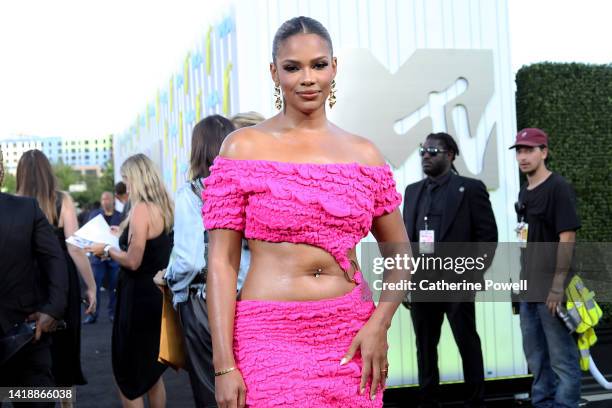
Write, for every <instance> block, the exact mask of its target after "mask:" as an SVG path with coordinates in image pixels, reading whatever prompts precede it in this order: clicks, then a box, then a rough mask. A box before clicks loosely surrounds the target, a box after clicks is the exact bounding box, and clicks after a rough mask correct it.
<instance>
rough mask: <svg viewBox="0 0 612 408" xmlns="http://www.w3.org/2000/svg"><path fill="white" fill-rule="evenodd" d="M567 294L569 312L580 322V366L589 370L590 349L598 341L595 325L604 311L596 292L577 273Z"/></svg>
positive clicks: (577, 331)
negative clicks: (597, 300) (596, 297)
mask: <svg viewBox="0 0 612 408" xmlns="http://www.w3.org/2000/svg"><path fill="white" fill-rule="evenodd" d="M565 295H566V296H567V305H566V307H567V313H568V314H569V315H570V317H571V318H572V320H573V321H574V322H577V323H578V326H577V327H576V333H577V334H578V350H579V351H580V368H581V369H582V370H583V371H588V370H589V357H590V351H589V349H590V348H591V346H593V345H594V344H595V343H596V342H597V336H596V335H595V330H594V327H595V326H597V324H598V323H599V320H600V319H601V316H602V314H603V312H602V311H601V308H600V307H599V305H598V304H597V302H596V301H595V293H594V292H592V291H590V290H589V289H587V288H586V286H584V282H582V279H581V278H580V277H579V276H578V275H576V276H574V277H573V278H572V280H571V281H570V283H569V285H568V286H567V288H566V289H565Z"/></svg>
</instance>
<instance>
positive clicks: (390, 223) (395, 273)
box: [340, 209, 411, 399]
mask: <svg viewBox="0 0 612 408" xmlns="http://www.w3.org/2000/svg"><path fill="white" fill-rule="evenodd" d="M372 234H373V235H374V237H375V238H376V240H377V241H378V243H379V247H380V251H381V255H382V256H383V257H385V258H387V257H391V258H394V257H395V256H396V255H397V254H399V255H400V256H401V257H403V256H404V255H405V254H406V255H407V256H411V251H410V244H409V242H408V235H407V234H406V228H405V227H404V223H403V222H402V217H401V215H400V213H399V210H397V209H396V210H394V211H393V212H391V213H390V214H386V215H383V216H380V217H377V218H375V219H374V220H373V223H372ZM402 279H410V271H407V270H397V269H391V270H388V271H385V275H384V282H399V281H400V280H402ZM403 295H404V294H403V292H401V293H394V292H388V291H387V292H385V291H383V292H382V293H381V296H380V300H379V302H378V306H377V307H376V310H375V311H374V313H372V316H370V319H369V320H368V321H367V322H366V324H365V325H364V326H363V327H362V328H361V330H359V333H357V335H356V336H355V338H354V339H353V341H352V343H351V346H350V347H349V349H348V352H347V353H346V355H345V356H344V358H343V359H342V361H341V362H340V364H341V365H343V364H346V363H347V362H349V361H350V360H351V359H352V358H353V357H354V355H355V353H356V352H357V350H359V351H360V353H361V357H362V362H363V367H362V369H361V385H360V386H359V390H360V391H359V392H360V393H361V394H363V393H364V392H365V387H366V384H367V383H368V380H369V379H370V377H372V382H371V385H370V397H371V398H372V399H374V398H375V397H376V390H377V388H378V385H379V384H380V385H382V386H383V387H384V384H385V380H386V376H387V374H388V371H387V370H388V366H389V364H388V361H387V350H388V348H389V345H388V343H387V330H389V327H391V320H392V319H393V315H394V314H395V311H396V310H397V307H398V306H399V304H400V303H401V300H402V298H403Z"/></svg>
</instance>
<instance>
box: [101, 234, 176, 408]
mask: <svg viewBox="0 0 612 408" xmlns="http://www.w3.org/2000/svg"><path fill="white" fill-rule="evenodd" d="M128 236H129V228H126V229H125V230H124V231H123V234H121V237H120V238H119V245H120V246H121V248H122V249H123V250H126V249H127V246H128V242H127V241H128ZM171 249H172V238H171V235H169V234H166V233H165V232H162V234H161V235H159V236H157V237H156V238H153V239H150V240H147V243H146V245H145V250H144V254H143V257H142V263H141V264H140V267H139V268H138V269H137V270H136V271H131V270H128V269H125V268H123V267H122V268H121V270H120V272H119V281H118V283H117V306H116V308H115V319H114V322H113V341H112V345H113V346H112V358H113V373H114V375H115V380H116V381H117V385H118V386H119V389H121V392H122V393H123V395H125V396H126V397H127V398H128V399H131V400H133V399H136V398H138V397H140V396H142V395H143V394H145V393H146V392H147V391H148V390H149V389H151V387H152V386H153V385H154V384H155V383H156V382H157V380H158V379H159V377H160V376H161V375H162V374H163V372H164V370H165V369H166V368H167V367H166V366H165V365H163V364H161V363H159V362H158V361H157V357H158V355H159V337H160V329H161V315H162V294H161V292H160V291H159V289H158V288H157V287H156V286H155V283H153V277H154V276H155V274H156V273H157V272H158V271H159V270H161V269H164V268H165V267H166V266H167V265H168V260H169V259H170V251H171Z"/></svg>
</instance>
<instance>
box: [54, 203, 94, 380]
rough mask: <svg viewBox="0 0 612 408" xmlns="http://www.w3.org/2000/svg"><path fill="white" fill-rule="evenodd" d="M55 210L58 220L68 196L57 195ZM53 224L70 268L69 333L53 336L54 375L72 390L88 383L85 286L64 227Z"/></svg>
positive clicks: (67, 319)
mask: <svg viewBox="0 0 612 408" xmlns="http://www.w3.org/2000/svg"><path fill="white" fill-rule="evenodd" d="M56 197H57V198H56V201H55V209H56V211H57V217H58V219H59V215H60V214H61V212H62V201H63V199H64V195H63V194H62V193H59V192H58V193H57V196H56ZM58 222H59V221H56V222H55V223H54V224H53V232H54V233H55V235H56V236H57V239H58V241H59V243H60V246H61V247H62V251H63V252H64V256H65V258H66V265H67V267H68V303H67V305H66V310H65V311H64V317H63V319H64V321H65V322H66V329H65V330H58V331H56V332H55V333H53V334H52V335H51V339H52V341H51V361H52V363H51V372H52V373H53V378H54V379H55V384H56V385H57V386H63V387H71V386H73V385H84V384H87V380H86V379H85V377H84V376H83V370H82V369H81V284H80V281H79V275H78V273H77V269H76V265H75V264H74V261H73V260H72V258H71V257H70V254H68V248H67V246H66V236H65V234H64V228H63V227H62V228H60V227H58Z"/></svg>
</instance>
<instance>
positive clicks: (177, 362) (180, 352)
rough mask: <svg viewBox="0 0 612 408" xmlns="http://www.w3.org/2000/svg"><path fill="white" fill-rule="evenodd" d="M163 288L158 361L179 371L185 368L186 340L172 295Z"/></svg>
mask: <svg viewBox="0 0 612 408" xmlns="http://www.w3.org/2000/svg"><path fill="white" fill-rule="evenodd" d="M163 288H164V290H163V309H162V318H161V332H160V336H159V355H158V357H157V361H159V362H160V363H162V364H165V365H167V366H169V367H172V368H173V369H175V370H177V371H178V370H179V369H181V368H185V361H186V350H185V338H184V337H183V329H182V328H181V325H180V322H179V317H178V313H177V312H176V310H175V309H174V306H173V305H172V293H171V292H170V289H169V288H168V287H167V286H164V287H163Z"/></svg>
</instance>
